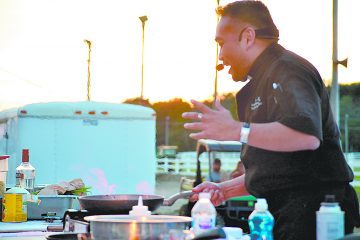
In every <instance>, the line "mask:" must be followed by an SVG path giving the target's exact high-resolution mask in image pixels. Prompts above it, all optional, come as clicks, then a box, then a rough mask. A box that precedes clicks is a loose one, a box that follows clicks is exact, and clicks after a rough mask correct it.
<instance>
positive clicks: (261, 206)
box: [255, 198, 268, 211]
mask: <svg viewBox="0 0 360 240" xmlns="http://www.w3.org/2000/svg"><path fill="white" fill-rule="evenodd" d="M255 210H258V211H266V210H268V204H267V202H266V199H265V198H258V199H257V200H256V203H255Z"/></svg>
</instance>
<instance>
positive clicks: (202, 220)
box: [191, 192, 216, 235]
mask: <svg viewBox="0 0 360 240" xmlns="http://www.w3.org/2000/svg"><path fill="white" fill-rule="evenodd" d="M210 197H211V195H210V193H205V192H202V193H200V194H199V201H197V203H196V204H195V205H194V207H193V209H192V210H191V217H192V230H193V232H194V234H195V235H197V234H200V233H202V232H204V231H207V230H210V229H213V228H215V221H216V209H215V207H214V205H213V204H212V203H211V202H210Z"/></svg>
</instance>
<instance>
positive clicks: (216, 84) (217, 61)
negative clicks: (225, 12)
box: [213, 0, 220, 104]
mask: <svg viewBox="0 0 360 240" xmlns="http://www.w3.org/2000/svg"><path fill="white" fill-rule="evenodd" d="M216 3H217V7H219V5H220V0H216ZM218 22H219V15H218V14H216V24H218ZM218 64H219V44H218V43H216V61H215V66H216V67H215V82H214V102H213V104H215V100H216V98H217V94H218V93H217V91H218V89H217V88H218V69H217V66H218Z"/></svg>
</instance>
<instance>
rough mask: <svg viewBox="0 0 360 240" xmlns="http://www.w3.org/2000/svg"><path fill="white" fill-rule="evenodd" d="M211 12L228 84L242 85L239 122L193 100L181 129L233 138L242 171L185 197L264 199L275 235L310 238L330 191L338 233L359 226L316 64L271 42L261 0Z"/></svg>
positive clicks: (275, 34) (272, 31)
mask: <svg viewBox="0 0 360 240" xmlns="http://www.w3.org/2000/svg"><path fill="white" fill-rule="evenodd" d="M217 13H218V14H219V16H220V21H219V23H218V25H217V29H216V37H215V40H216V41H217V43H218V44H219V46H220V52H219V60H220V61H222V62H223V65H225V66H229V70H228V73H229V74H231V76H232V78H233V80H234V81H242V82H245V83H246V85H245V86H244V87H243V88H242V89H241V90H240V91H239V92H238V93H237V94H236V102H237V112H238V119H239V121H237V120H234V119H233V118H232V116H231V113H230V112H229V111H228V110H227V109H225V108H224V107H223V106H222V105H221V104H220V101H219V100H218V99H217V100H216V101H215V104H214V105H215V106H214V109H212V108H209V107H207V106H206V105H204V104H202V103H200V102H198V101H194V100H192V103H193V104H194V106H195V108H196V109H197V110H198V111H199V112H187V113H183V117H184V118H186V119H190V120H193V121H195V122H191V123H185V125H184V127H185V128H186V129H188V130H192V131H197V132H193V133H191V134H190V137H191V138H193V139H202V138H203V139H214V140H220V141H221V140H230V141H234V140H235V141H239V140H240V141H241V142H242V143H243V147H242V150H241V161H242V162H243V164H244V166H245V169H246V172H245V174H243V175H241V176H239V177H237V178H234V179H231V180H228V181H225V182H221V183H211V182H205V183H202V184H200V185H198V186H196V187H195V188H193V190H192V191H193V192H194V194H193V195H192V197H191V200H192V201H195V200H197V199H198V193H200V192H210V193H211V201H212V202H213V203H214V205H219V204H220V203H221V202H223V201H225V200H227V199H229V198H231V197H235V196H244V195H249V194H251V195H253V196H255V197H257V198H266V200H267V202H268V205H269V210H270V212H271V213H272V215H273V216H274V218H275V226H274V229H273V234H274V238H275V239H277V240H278V239H284V240H293V239H302V240H304V239H306V240H312V239H314V240H315V239H316V214H315V213H316V211H317V210H319V207H320V203H321V202H322V201H323V200H324V197H325V195H326V194H333V195H335V196H336V201H337V202H339V203H340V206H341V208H342V210H343V211H344V212H345V233H346V234H347V233H351V232H353V229H354V227H355V226H359V225H360V217H359V203H358V199H357V196H356V193H355V191H354V188H353V187H352V186H351V185H350V182H351V181H352V180H353V178H354V175H353V172H352V170H351V169H350V167H349V166H348V164H347V163H346V160H345V158H344V154H343V152H342V150H341V147H340V140H339V138H340V133H339V128H338V126H337V124H336V122H335V120H334V118H333V113H332V111H331V108H330V102H329V98H328V93H327V90H326V88H325V86H324V83H323V80H322V78H321V76H320V74H319V73H318V71H317V69H316V68H315V67H314V66H313V65H312V64H311V63H310V62H308V61H307V60H305V59H304V58H302V57H300V56H299V55H297V54H295V53H293V52H291V51H289V50H286V49H285V48H284V47H282V46H281V45H280V44H278V38H279V31H278V29H277V27H276V25H275V24H274V22H273V20H272V17H271V15H270V12H269V10H268V8H267V7H266V6H265V5H264V4H263V3H262V2H261V1H250V0H249V1H237V2H233V3H229V4H228V5H226V6H224V7H219V8H218V9H217ZM296 33H297V31H296V29H294V34H296ZM299 37H301V36H299ZM304 37H311V36H304Z"/></svg>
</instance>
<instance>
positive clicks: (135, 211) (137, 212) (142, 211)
mask: <svg viewBox="0 0 360 240" xmlns="http://www.w3.org/2000/svg"><path fill="white" fill-rule="evenodd" d="M129 215H130V216H150V215H151V212H150V211H148V207H147V206H144V205H143V200H142V196H140V197H139V200H138V205H136V206H133V207H132V210H131V211H130V212H129Z"/></svg>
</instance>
